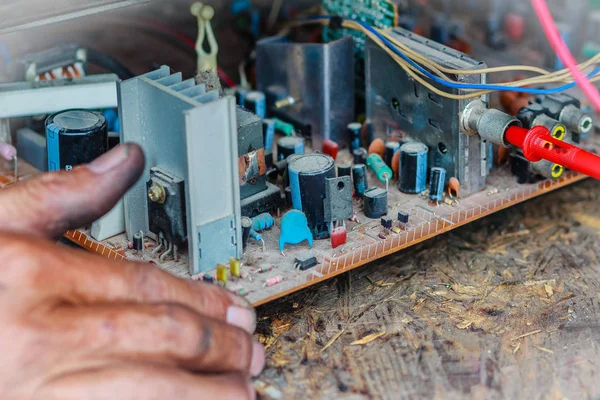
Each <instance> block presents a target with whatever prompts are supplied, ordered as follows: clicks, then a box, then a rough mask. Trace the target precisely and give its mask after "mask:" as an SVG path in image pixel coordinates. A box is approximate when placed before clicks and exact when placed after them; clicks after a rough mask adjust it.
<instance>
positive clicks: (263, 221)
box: [252, 213, 275, 240]
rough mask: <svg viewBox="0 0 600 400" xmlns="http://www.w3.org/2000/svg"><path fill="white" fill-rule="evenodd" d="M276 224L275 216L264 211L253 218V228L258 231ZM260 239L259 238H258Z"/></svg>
mask: <svg viewBox="0 0 600 400" xmlns="http://www.w3.org/2000/svg"><path fill="white" fill-rule="evenodd" d="M274 225H275V218H273V216H272V215H271V214H268V213H264V214H260V215H259V216H257V217H254V218H252V230H253V231H254V232H255V233H256V232H262V231H264V230H266V229H270V228H272V227H273V226H274ZM253 239H254V237H253ZM257 240H259V239H257Z"/></svg>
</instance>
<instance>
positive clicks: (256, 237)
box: [250, 230, 263, 242]
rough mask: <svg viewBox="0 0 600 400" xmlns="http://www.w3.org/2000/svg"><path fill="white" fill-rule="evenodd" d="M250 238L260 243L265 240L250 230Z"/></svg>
mask: <svg viewBox="0 0 600 400" xmlns="http://www.w3.org/2000/svg"><path fill="white" fill-rule="evenodd" d="M250 237H251V238H252V239H254V240H256V241H257V242H260V241H261V240H263V237H262V235H261V234H260V233H258V232H256V231H255V230H250Z"/></svg>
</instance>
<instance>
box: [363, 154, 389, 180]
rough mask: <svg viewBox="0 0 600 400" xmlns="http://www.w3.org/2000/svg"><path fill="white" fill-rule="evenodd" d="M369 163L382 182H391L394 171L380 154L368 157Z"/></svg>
mask: <svg viewBox="0 0 600 400" xmlns="http://www.w3.org/2000/svg"><path fill="white" fill-rule="evenodd" d="M367 165H368V166H369V168H371V169H372V170H373V172H375V175H377V179H379V180H380V181H381V182H389V181H390V180H391V179H392V177H393V176H394V172H393V171H392V170H391V168H390V167H388V166H387V165H386V163H385V161H383V159H382V158H381V156H380V155H379V154H371V155H370V156H369V157H368V158H367Z"/></svg>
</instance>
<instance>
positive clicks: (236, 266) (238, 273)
mask: <svg viewBox="0 0 600 400" xmlns="http://www.w3.org/2000/svg"><path fill="white" fill-rule="evenodd" d="M229 271H230V272H231V276H235V277H236V278H241V277H242V267H241V263H240V260H238V259H237V258H233V257H232V258H230V259H229Z"/></svg>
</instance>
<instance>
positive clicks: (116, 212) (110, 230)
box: [92, 200, 125, 242]
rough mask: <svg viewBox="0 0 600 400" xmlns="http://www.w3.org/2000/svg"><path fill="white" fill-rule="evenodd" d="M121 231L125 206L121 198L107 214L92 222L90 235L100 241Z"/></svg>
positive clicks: (123, 228) (123, 226)
mask: <svg viewBox="0 0 600 400" xmlns="http://www.w3.org/2000/svg"><path fill="white" fill-rule="evenodd" d="M123 232H125V206H124V202H123V200H121V201H119V202H118V203H117V205H116V206H115V208H113V209H112V210H111V211H110V212H109V213H108V214H106V215H105V216H103V217H102V218H100V219H99V220H98V221H96V222H94V223H93V224H92V237H93V238H94V239H96V240H97V241H99V242H101V241H103V240H106V239H109V238H111V237H113V236H116V235H119V234H121V233H123Z"/></svg>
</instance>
